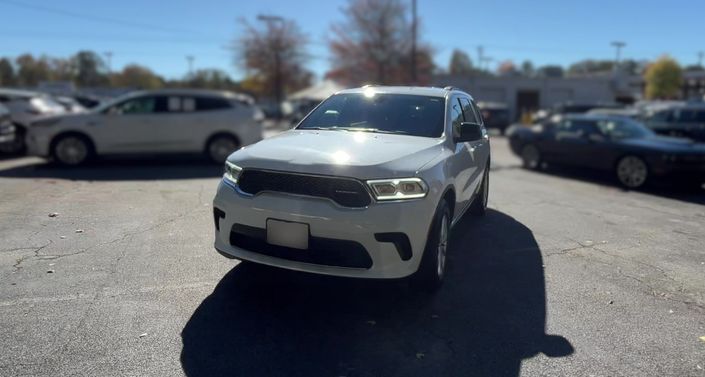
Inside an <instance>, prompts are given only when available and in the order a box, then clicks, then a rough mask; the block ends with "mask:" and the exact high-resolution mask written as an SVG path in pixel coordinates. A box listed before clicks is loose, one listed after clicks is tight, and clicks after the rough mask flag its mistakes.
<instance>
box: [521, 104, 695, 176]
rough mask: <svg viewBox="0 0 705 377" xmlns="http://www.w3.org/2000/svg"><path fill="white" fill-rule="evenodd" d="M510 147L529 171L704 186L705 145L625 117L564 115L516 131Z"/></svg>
mask: <svg viewBox="0 0 705 377" xmlns="http://www.w3.org/2000/svg"><path fill="white" fill-rule="evenodd" d="M509 142H510V146H511V149H512V151H513V152H514V153H515V154H516V155H518V156H519V157H521V159H522V162H523V165H524V167H526V168H529V169H538V168H539V167H541V165H542V163H544V162H546V163H549V164H560V165H569V166H576V167H584V168H592V169H600V170H606V171H612V172H614V175H615V177H616V178H617V180H618V181H619V183H620V184H622V185H623V186H625V187H627V188H631V189H635V188H639V187H642V186H644V185H645V184H647V183H648V182H649V181H650V180H652V179H656V178H658V177H665V176H671V177H678V178H686V179H690V180H695V181H697V182H702V181H705V144H698V143H694V142H693V141H692V140H689V139H682V138H674V137H665V136H658V135H656V134H655V133H654V132H652V131H651V130H649V129H648V128H646V127H645V126H644V125H643V124H641V123H638V122H636V121H634V120H631V119H629V118H626V117H616V116H606V115H569V116H564V117H562V119H561V120H560V121H559V122H557V123H547V124H543V125H536V126H534V127H531V128H518V129H515V130H514V131H513V132H512V135H511V137H510V138H509Z"/></svg>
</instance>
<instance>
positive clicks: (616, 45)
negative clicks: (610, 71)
mask: <svg viewBox="0 0 705 377" xmlns="http://www.w3.org/2000/svg"><path fill="white" fill-rule="evenodd" d="M610 44H611V45H612V46H613V47H614V48H615V49H616V52H617V55H616V56H615V59H614V70H615V71H617V67H618V66H619V59H620V57H621V53H622V48H624V46H626V45H627V44H626V43H624V42H620V41H614V42H612V43H610Z"/></svg>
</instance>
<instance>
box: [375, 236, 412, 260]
mask: <svg viewBox="0 0 705 377" xmlns="http://www.w3.org/2000/svg"><path fill="white" fill-rule="evenodd" d="M375 239H376V240H377V241H379V242H389V243H393V244H394V247H396V248H397V253H399V257H400V258H401V260H403V261H407V260H409V259H411V257H412V251H411V242H410V241H409V237H408V236H407V235H406V234H405V233H401V232H396V233H375Z"/></svg>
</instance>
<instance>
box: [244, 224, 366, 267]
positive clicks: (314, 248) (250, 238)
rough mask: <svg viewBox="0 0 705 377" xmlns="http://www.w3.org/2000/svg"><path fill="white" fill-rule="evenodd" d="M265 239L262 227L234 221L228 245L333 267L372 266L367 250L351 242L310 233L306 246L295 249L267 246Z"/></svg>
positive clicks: (265, 234)
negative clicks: (305, 247) (305, 248)
mask: <svg viewBox="0 0 705 377" xmlns="http://www.w3.org/2000/svg"><path fill="white" fill-rule="evenodd" d="M266 238H267V230H266V229H263V228H257V227H252V226H247V225H243V224H234V225H233V227H232V229H231V230H230V244H231V245H232V246H235V247H239V248H241V249H244V250H247V251H250V252H253V253H259V254H264V255H268V256H270V257H275V258H281V259H287V260H291V261H296V262H302V263H310V264H320V265H325V266H333V267H349V268H365V269H369V268H370V267H372V258H370V255H369V254H368V253H367V249H365V247H364V246H362V245H361V244H360V243H358V242H355V241H350V240H338V239H333V238H323V237H315V236H310V238H309V242H308V249H307V250H299V249H293V248H290V247H284V246H278V245H271V244H269V243H267V241H266Z"/></svg>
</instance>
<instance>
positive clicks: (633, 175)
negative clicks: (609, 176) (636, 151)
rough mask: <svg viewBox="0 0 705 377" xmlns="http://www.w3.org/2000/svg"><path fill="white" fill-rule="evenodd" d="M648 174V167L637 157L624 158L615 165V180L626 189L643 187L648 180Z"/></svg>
mask: <svg viewBox="0 0 705 377" xmlns="http://www.w3.org/2000/svg"><path fill="white" fill-rule="evenodd" d="M649 173H650V172H649V166H648V165H647V164H646V162H645V161H644V160H643V159H642V158H641V157H637V156H632V155H628V156H624V157H622V158H620V159H619V161H617V164H616V165H615V175H616V177H617V180H618V181H619V183H620V184H621V185H622V186H624V187H626V188H628V189H638V188H641V187H644V185H646V183H647V181H648V179H649Z"/></svg>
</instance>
